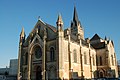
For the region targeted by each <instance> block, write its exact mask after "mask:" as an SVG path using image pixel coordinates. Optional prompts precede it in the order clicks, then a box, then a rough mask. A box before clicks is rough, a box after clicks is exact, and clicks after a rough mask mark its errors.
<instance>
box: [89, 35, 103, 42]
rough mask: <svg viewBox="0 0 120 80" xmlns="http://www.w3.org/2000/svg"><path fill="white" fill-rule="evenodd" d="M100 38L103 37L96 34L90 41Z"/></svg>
mask: <svg viewBox="0 0 120 80" xmlns="http://www.w3.org/2000/svg"><path fill="white" fill-rule="evenodd" d="M99 39H102V38H101V37H99V36H98V34H95V35H94V36H93V37H92V38H91V39H90V41H93V40H99Z"/></svg>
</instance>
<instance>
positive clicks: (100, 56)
mask: <svg viewBox="0 0 120 80" xmlns="http://www.w3.org/2000/svg"><path fill="white" fill-rule="evenodd" d="M100 65H102V57H101V56H100Z"/></svg>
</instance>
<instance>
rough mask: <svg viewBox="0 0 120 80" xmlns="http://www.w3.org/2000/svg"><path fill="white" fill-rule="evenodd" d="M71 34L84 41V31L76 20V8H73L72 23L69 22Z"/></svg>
mask: <svg viewBox="0 0 120 80" xmlns="http://www.w3.org/2000/svg"><path fill="white" fill-rule="evenodd" d="M71 34H72V35H74V36H76V37H77V36H78V35H80V38H81V39H84V31H83V28H82V25H81V23H80V21H79V19H78V15H77V10H76V7H74V14H73V21H72V22H71Z"/></svg>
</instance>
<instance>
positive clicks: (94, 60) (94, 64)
mask: <svg viewBox="0 0 120 80" xmlns="http://www.w3.org/2000/svg"><path fill="white" fill-rule="evenodd" d="M92 57H93V65H95V58H94V55H92Z"/></svg>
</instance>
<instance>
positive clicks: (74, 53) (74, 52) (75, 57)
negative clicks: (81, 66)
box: [73, 49, 77, 63]
mask: <svg viewBox="0 0 120 80" xmlns="http://www.w3.org/2000/svg"><path fill="white" fill-rule="evenodd" d="M73 56H74V62H75V63H77V51H76V49H74V51H73Z"/></svg>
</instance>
